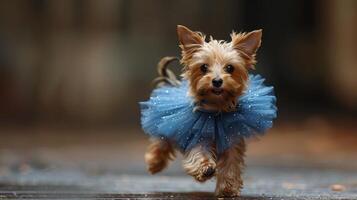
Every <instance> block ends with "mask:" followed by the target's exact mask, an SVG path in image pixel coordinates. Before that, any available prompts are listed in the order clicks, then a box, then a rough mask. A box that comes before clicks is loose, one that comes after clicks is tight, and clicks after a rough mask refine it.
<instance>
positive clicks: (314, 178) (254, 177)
mask: <svg viewBox="0 0 357 200" xmlns="http://www.w3.org/2000/svg"><path fill="white" fill-rule="evenodd" d="M244 179H245V186H244V189H243V191H242V198H241V199H281V200H283V199H357V173H356V172H354V171H339V170H331V169H323V170H321V169H311V168H276V167H257V166H252V167H249V166H248V167H247V169H246V173H245V176H244ZM214 184H215V183H214V180H210V181H208V182H206V183H204V184H201V183H197V182H195V181H193V180H192V179H191V178H190V177H188V176H185V175H184V174H182V175H181V174H176V175H170V174H166V175H155V176H149V175H146V174H135V175H134V174H117V173H109V172H108V173H100V174H93V173H87V172H82V171H75V170H62V171H60V170H56V171H51V170H44V171H37V170H33V171H31V172H27V173H22V174H21V173H20V174H17V173H10V174H8V175H7V176H2V177H1V178H0V199H7V198H11V199H126V198H153V199H156V198H169V199H182V198H184V199H187V198H189V199H214V198H215V197H214V196H213V193H212V191H214Z"/></svg>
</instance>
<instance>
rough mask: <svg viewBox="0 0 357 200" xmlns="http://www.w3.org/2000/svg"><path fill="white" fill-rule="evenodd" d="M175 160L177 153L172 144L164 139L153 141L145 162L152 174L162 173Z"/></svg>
mask: <svg viewBox="0 0 357 200" xmlns="http://www.w3.org/2000/svg"><path fill="white" fill-rule="evenodd" d="M174 158H175V151H174V148H173V146H172V145H171V143H170V142H168V141H166V140H163V139H152V141H151V144H150V145H149V147H148V149H147V151H146V154H145V162H146V164H147V169H148V171H149V172H150V173H151V174H155V173H157V172H160V171H161V170H163V169H164V168H165V167H167V165H168V163H169V161H170V160H173V159H174Z"/></svg>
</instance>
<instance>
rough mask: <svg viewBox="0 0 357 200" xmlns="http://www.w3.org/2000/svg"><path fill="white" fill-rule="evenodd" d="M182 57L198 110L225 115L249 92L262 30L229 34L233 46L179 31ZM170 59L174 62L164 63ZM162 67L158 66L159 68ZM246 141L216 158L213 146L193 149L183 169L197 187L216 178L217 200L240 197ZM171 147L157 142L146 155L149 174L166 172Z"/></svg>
mask: <svg viewBox="0 0 357 200" xmlns="http://www.w3.org/2000/svg"><path fill="white" fill-rule="evenodd" d="M177 34H178V39H179V42H180V48H181V50H182V51H181V53H182V59H181V60H180V62H181V64H182V65H183V66H184V69H183V74H182V76H183V77H184V78H185V79H187V80H188V81H189V88H190V92H189V95H191V96H192V97H193V99H194V101H195V105H196V108H197V109H200V108H201V109H205V110H211V111H216V112H229V111H233V110H234V109H235V108H236V104H237V102H236V100H237V99H238V97H239V96H240V95H241V94H242V92H243V91H244V89H245V88H246V87H247V81H248V70H249V69H254V64H255V63H256V60H255V54H256V51H257V50H258V48H259V47H260V44H261V36H262V31H261V30H256V31H252V32H249V33H239V34H237V33H235V32H233V33H232V34H231V41H230V42H226V41H222V40H214V39H213V38H212V37H211V38H210V39H209V41H206V38H205V36H204V35H203V34H202V33H199V32H194V31H191V30H190V29H188V28H186V27H184V26H180V25H179V26H177ZM168 60H170V61H171V60H173V59H172V58H171V59H168ZM161 64H162V63H161ZM244 153H245V142H244V139H243V138H241V139H240V141H239V142H238V143H237V144H235V145H233V146H232V147H230V148H229V149H228V150H226V151H225V152H223V153H221V154H220V155H216V149H215V146H214V145H211V146H210V147H203V146H200V145H197V146H196V147H194V148H192V149H191V150H190V151H188V152H185V153H184V159H183V168H184V169H185V171H186V172H187V174H189V175H191V176H192V177H194V178H195V179H196V180H197V181H199V182H204V181H206V180H208V179H209V178H211V177H213V176H216V178H217V186H216V195H217V196H223V197H233V196H239V194H240V190H241V188H242V185H243V180H242V178H241V173H242V169H243V167H244ZM174 155H175V152H174V148H173V145H172V144H171V143H170V142H169V141H166V140H162V139H155V140H153V142H152V143H151V145H150V146H149V148H148V151H147V152H146V154H145V160H146V162H147V165H148V170H149V172H150V173H152V174H154V173H157V172H159V171H161V170H162V169H164V168H165V167H166V166H167V164H168V162H169V161H170V160H172V159H173V158H174Z"/></svg>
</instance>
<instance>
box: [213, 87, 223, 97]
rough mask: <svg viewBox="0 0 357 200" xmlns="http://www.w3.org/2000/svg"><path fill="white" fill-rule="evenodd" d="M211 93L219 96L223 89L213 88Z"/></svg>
mask: <svg viewBox="0 0 357 200" xmlns="http://www.w3.org/2000/svg"><path fill="white" fill-rule="evenodd" d="M212 93H213V94H215V95H217V96H219V95H221V94H222V93H223V89H222V88H213V89H212Z"/></svg>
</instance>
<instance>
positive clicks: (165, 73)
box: [153, 56, 180, 87]
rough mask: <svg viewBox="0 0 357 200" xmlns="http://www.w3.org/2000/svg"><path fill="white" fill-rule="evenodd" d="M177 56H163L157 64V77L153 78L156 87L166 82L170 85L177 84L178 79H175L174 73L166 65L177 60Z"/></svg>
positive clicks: (178, 82)
mask: <svg viewBox="0 0 357 200" xmlns="http://www.w3.org/2000/svg"><path fill="white" fill-rule="evenodd" d="M178 60H179V59H178V58H177V57H171V56H166V57H163V58H162V59H161V60H160V62H159V63H158V64H157V72H158V73H159V77H157V78H155V79H154V81H153V84H154V85H155V86H156V87H160V86H163V85H166V84H169V85H172V86H179V85H180V81H179V80H178V79H177V77H176V75H175V73H174V72H173V71H172V70H170V69H168V66H169V64H170V63H172V62H173V61H178Z"/></svg>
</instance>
